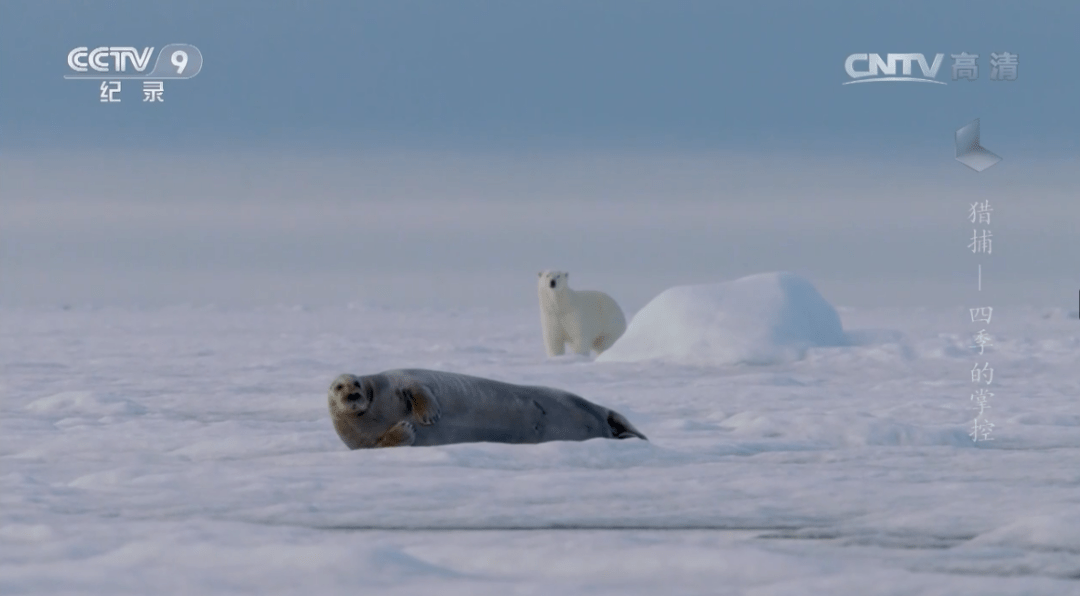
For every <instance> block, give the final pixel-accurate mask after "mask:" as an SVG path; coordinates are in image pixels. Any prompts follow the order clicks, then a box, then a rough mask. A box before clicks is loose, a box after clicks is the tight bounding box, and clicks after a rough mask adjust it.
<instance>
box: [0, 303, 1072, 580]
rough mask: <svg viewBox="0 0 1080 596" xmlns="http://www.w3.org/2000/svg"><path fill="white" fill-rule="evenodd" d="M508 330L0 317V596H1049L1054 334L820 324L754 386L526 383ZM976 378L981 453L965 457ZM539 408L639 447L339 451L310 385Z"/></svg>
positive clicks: (254, 318) (726, 370) (655, 375)
mask: <svg viewBox="0 0 1080 596" xmlns="http://www.w3.org/2000/svg"><path fill="white" fill-rule="evenodd" d="M529 306H530V308H528V309H527V310H522V311H513V312H510V311H508V312H487V311H481V310H477V311H446V312H439V311H430V310H428V311H416V310H414V311H405V310H400V311H399V310H380V309H370V308H365V307H352V308H344V307H341V308H326V309H307V308H301V307H297V308H291V307H281V308H264V309H252V310H245V311H236V310H227V309H221V308H211V307H205V308H204V307H174V308H163V309H156V310H115V309H98V308H89V307H85V308H73V309H70V310H60V309H56V310H48V309H36V310H20V309H14V308H10V307H0V331H2V334H0V364H2V366H3V370H2V375H0V383H2V396H3V399H2V405H0V413H2V416H0V593H3V594H5V595H12V594H68V593H78V594H110V595H111V594H203V593H207V594H209V593H230V594H238V593H247V594H288V593H293V594H295V593H305V594H368V593H380V594H432V593H438V594H440V595H448V596H454V595H466V594H468V595H473V594H500V595H501V594H571V595H573V594H748V595H753V596H766V595H768V596H778V595H794V594H828V595H847V594H851V595H868V594H897V595H899V594H920V595H923V594H930V595H936V594H940V595H949V596H955V595H957V594H979V595H992V594H1017V595H1019V594H1025V595H1031V594H1035V595H1041V594H1046V595H1055V596H1060V595H1069V594H1080V407H1078V401H1077V400H1078V398H1080V371H1078V366H1077V364H1078V362H1080V358H1078V354H1080V323H1078V321H1077V320H1076V319H1075V318H1071V317H1070V316H1069V315H1071V314H1072V313H1071V309H1070V310H1069V311H1066V310H1064V309H1061V310H1047V309H1036V308H1032V309H1004V308H1002V309H995V311H994V318H993V322H992V325H991V327H990V329H991V330H992V331H993V332H994V333H995V336H994V342H993V343H994V345H993V347H992V348H990V349H988V351H987V355H986V356H985V357H984V358H977V357H975V356H973V354H972V351H971V350H970V349H969V347H968V346H969V345H970V334H971V333H972V332H973V331H976V330H977V329H975V328H974V327H973V325H972V324H971V323H970V319H969V317H968V313H967V312H966V310H963V309H956V310H936V311H924V310H914V309H912V310H847V309H840V315H841V316H842V318H843V323H844V327H845V329H847V336H848V339H849V340H850V341H849V344H848V345H843V346H834V347H811V348H809V349H807V350H806V353H805V357H804V358H802V359H799V360H785V361H782V362H778V363H775V364H769V365H758V366H749V365H730V366H727V365H725V366H711V367H702V366H686V365H675V364H670V363H669V364H664V363H660V362H640V363H629V364H626V363H623V364H620V363H597V362H590V361H589V360H587V359H583V358H579V357H569V356H568V357H563V358H557V359H552V360H546V359H545V358H544V350H543V342H542V340H541V337H540V328H539V325H540V323H539V317H538V315H537V313H536V312H535V309H534V308H532V305H529ZM976 361H979V362H982V361H988V362H990V363H991V366H993V367H994V369H995V371H996V372H995V376H994V382H993V385H992V386H991V387H992V390H993V393H994V396H993V397H992V398H991V399H990V402H989V403H990V405H991V407H992V409H991V410H990V411H989V413H990V415H991V420H992V421H994V422H995V423H996V424H997V427H996V428H995V429H994V432H993V435H992V436H993V438H994V439H995V440H994V441H986V442H978V443H974V442H972V440H971V439H970V437H968V435H967V433H968V425H969V421H970V420H971V419H972V418H973V411H972V410H971V400H970V399H969V396H970V393H971V391H972V384H971V381H970V370H971V368H972V367H973V365H974V364H975V362H976ZM410 366H420V367H427V368H436V369H443V370H450V371H456V372H463V373H470V374H477V375H483V376H488V377H492V378H498V379H503V380H507V381H511V382H520V383H536V384H545V385H552V386H557V387H563V388H566V389H568V390H571V391H574V392H576V393H579V394H581V395H583V396H585V397H587V398H589V399H591V400H593V401H596V402H597V403H600V404H603V405H606V406H609V407H612V408H614V409H617V410H618V411H620V412H622V413H623V414H625V415H626V416H627V417H628V418H629V419H630V420H631V421H633V422H634V424H635V425H637V426H638V427H639V428H641V430H642V431H643V432H645V434H647V435H648V436H649V438H650V439H651V441H650V442H644V441H637V440H626V441H611V440H593V441H589V442H584V443H547V444H542V445H501V444H466V445H452V446H445V447H432V448H404V449H388V450H368V451H349V450H347V449H346V448H345V447H344V445H342V443H341V441H340V440H339V439H338V438H337V436H336V435H335V433H334V431H333V429H332V428H331V425H330V421H329V417H328V413H327V408H326V397H325V391H326V387H327V386H328V384H329V383H330V381H331V380H332V379H333V378H334V376H335V375H337V374H338V373H340V372H345V371H348V372H355V373H368V372H375V371H380V370H385V369H389V368H395V367H410Z"/></svg>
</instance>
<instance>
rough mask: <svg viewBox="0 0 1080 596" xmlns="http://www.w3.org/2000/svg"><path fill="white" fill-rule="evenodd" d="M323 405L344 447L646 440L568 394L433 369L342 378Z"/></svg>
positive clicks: (617, 416)
mask: <svg viewBox="0 0 1080 596" xmlns="http://www.w3.org/2000/svg"><path fill="white" fill-rule="evenodd" d="M328 401H329V405H330V418H331V419H332V420H333V423H334V430H336V431H337V434H338V436H339V437H341V440H342V441H343V442H344V443H345V445H346V446H348V447H349V448H350V449H370V448H373V447H399V446H409V445H414V446H430V445H447V444H450V443H475V442H496V443H543V442H545V441H585V440H588V439H594V438H604V439H628V438H630V437H637V438H639V439H645V440H648V439H646V438H645V435H643V434H642V433H641V431H639V430H638V429H636V428H634V426H633V425H632V424H630V422H629V421H628V420H627V419H626V418H625V417H624V416H623V415H622V414H619V413H618V412H615V411H613V410H609V409H607V408H605V407H603V406H599V405H597V404H594V403H592V402H590V401H588V400H586V399H584V398H582V397H579V396H577V395H574V394H573V393H570V392H568V391H563V390H561V389H554V388H551V387H537V386H528V385H514V384H511V383H504V382H502V381H495V380H492V379H485V378H482V377H473V376H469V375H461V374H456V373H449V372H441V371H436V370H424V369H400V370H389V371H385V372H381V373H379V374H374V375H365V376H357V375H351V374H343V375H340V376H338V377H337V378H336V379H334V382H333V383H331V384H330V391H329V393H328Z"/></svg>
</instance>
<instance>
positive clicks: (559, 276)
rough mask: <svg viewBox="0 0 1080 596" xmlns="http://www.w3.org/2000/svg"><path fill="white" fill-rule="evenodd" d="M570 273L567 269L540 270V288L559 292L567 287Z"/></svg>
mask: <svg viewBox="0 0 1080 596" xmlns="http://www.w3.org/2000/svg"><path fill="white" fill-rule="evenodd" d="M569 278H570V274H569V273H567V272H565V271H553V270H550V269H548V270H546V271H541V272H540V290H550V291H553V292H557V291H559V290H561V289H563V288H565V287H566V281H567V280H568V279H569Z"/></svg>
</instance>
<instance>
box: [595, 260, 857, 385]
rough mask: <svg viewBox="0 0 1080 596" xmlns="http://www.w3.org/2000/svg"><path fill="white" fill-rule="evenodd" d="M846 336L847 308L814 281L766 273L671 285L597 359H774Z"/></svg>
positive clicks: (737, 361)
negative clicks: (840, 308)
mask: <svg viewBox="0 0 1080 596" xmlns="http://www.w3.org/2000/svg"><path fill="white" fill-rule="evenodd" d="M846 343H847V339H846V337H845V335H844V330H843V327H842V325H841V324H840V316H839V315H838V314H837V313H836V309H834V308H833V307H832V305H831V304H829V303H828V302H827V301H826V300H825V299H824V298H822V297H821V294H818V291H817V289H815V288H814V286H813V284H811V283H810V282H809V281H807V280H805V279H803V278H801V277H799V276H797V275H794V274H792V273H784V272H781V273H760V274H757V275H751V276H748V277H744V278H741V279H737V280H734V281H730V282H724V283H717V284H705V285H696V286H677V287H674V288H670V289H668V290H665V291H664V292H663V293H661V294H660V295H659V296H657V297H656V298H653V299H652V301H651V302H649V303H648V304H646V305H645V308H642V309H641V310H640V311H639V312H638V313H637V314H636V315H634V318H633V320H631V321H630V325H629V327H627V329H626V333H625V334H624V335H623V336H622V337H621V338H619V340H618V341H617V342H615V345H613V346H612V347H611V348H610V349H609V350H607V351H606V352H604V353H603V354H601V355H600V356H599V357H598V358H597V359H596V360H597V361H598V362H640V361H646V360H660V361H667V362H671V363H674V364H685V365H705V366H708V365H718V364H774V363H778V362H787V361H791V360H798V359H801V358H802V357H803V356H805V354H806V350H807V348H811V347H815V346H838V345H845V344H846Z"/></svg>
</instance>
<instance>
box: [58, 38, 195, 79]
mask: <svg viewBox="0 0 1080 596" xmlns="http://www.w3.org/2000/svg"><path fill="white" fill-rule="evenodd" d="M153 51H154V48H144V49H143V52H142V53H141V54H140V53H139V52H138V50H136V49H135V48H133V47H109V46H105V47H100V48H94V49H93V50H90V49H89V48H87V47H78V48H75V49H73V50H71V52H69V53H68V58H67V62H68V67H69V68H70V69H71V70H73V71H75V74H68V75H65V76H64V78H65V79H116V78H129V79H142V78H146V79H159V80H160V79H190V78H192V77H194V76H195V75H197V74H199V71H201V70H202V65H203V57H202V52H200V51H199V48H197V47H195V46H193V45H190V44H186V43H171V44H168V45H166V46H165V47H163V48H161V51H159V52H158V55H157V61H156V62H155V63H154V68H153V69H152V70H151V71H150V72H149V73H146V72H143V71H144V70H145V69H146V66H147V62H149V59H150V54H151V53H152V52H153ZM128 66H131V67H132V69H133V70H134V71H135V72H134V73H132V72H131V71H129V70H128V68H127V67H128ZM88 67H89V68H88ZM90 69H93V71H95V72H90Z"/></svg>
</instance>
